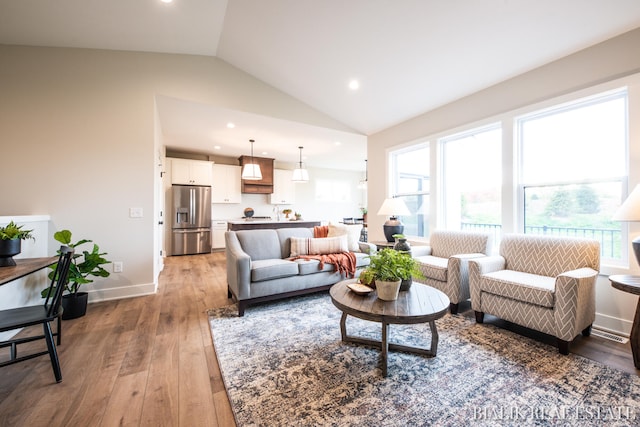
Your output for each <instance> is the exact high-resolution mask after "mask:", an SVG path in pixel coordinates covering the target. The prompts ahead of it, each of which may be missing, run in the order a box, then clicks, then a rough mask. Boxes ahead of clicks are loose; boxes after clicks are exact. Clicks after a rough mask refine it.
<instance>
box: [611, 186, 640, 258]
mask: <svg viewBox="0 0 640 427" xmlns="http://www.w3.org/2000/svg"><path fill="white" fill-rule="evenodd" d="M613 219H614V220H615V221H640V184H638V185H636V188H634V189H633V191H632V192H631V194H629V197H627V200H625V201H624V203H623V204H622V205H621V206H620V207H619V208H618V210H617V211H616V213H615V214H614V215H613ZM631 244H632V245H633V252H634V253H635V255H636V261H637V262H638V265H640V236H639V237H636V238H635V239H633V241H632V242H631Z"/></svg>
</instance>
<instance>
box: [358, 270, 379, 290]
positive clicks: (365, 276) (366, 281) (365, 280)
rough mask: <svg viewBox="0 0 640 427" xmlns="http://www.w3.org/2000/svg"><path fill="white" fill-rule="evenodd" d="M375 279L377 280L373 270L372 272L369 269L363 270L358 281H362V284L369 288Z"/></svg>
mask: <svg viewBox="0 0 640 427" xmlns="http://www.w3.org/2000/svg"><path fill="white" fill-rule="evenodd" d="M374 279H375V274H374V272H373V270H370V269H368V268H367V269H364V270H362V271H361V272H360V276H358V280H360V283H362V284H363V285H367V286H368V285H370V284H371V283H372V282H373V280H374Z"/></svg>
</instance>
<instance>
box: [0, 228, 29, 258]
mask: <svg viewBox="0 0 640 427" xmlns="http://www.w3.org/2000/svg"><path fill="white" fill-rule="evenodd" d="M22 227H24V226H23V225H17V224H16V223H15V222H13V221H11V222H9V224H7V225H5V226H0V267H10V266H14V265H16V262H15V261H14V260H13V257H14V256H16V255H18V254H19V253H20V252H21V251H22V241H23V240H27V239H33V240H35V238H34V237H33V235H32V234H31V233H32V232H33V230H24V229H23V228H22Z"/></svg>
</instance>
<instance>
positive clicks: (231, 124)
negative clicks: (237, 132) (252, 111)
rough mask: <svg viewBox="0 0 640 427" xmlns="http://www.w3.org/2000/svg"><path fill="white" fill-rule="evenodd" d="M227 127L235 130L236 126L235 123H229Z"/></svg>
mask: <svg viewBox="0 0 640 427" xmlns="http://www.w3.org/2000/svg"><path fill="white" fill-rule="evenodd" d="M227 127H228V128H229V129H233V128H234V127H236V125H235V124H234V123H231V122H229V123H227Z"/></svg>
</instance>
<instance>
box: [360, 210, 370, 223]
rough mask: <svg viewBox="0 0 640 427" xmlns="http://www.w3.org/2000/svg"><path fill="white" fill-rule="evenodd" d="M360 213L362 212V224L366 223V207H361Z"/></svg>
mask: <svg viewBox="0 0 640 427" xmlns="http://www.w3.org/2000/svg"><path fill="white" fill-rule="evenodd" d="M360 212H362V222H364V223H365V224H366V223H367V213H368V212H369V211H368V210H367V208H366V207H361V208H360Z"/></svg>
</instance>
